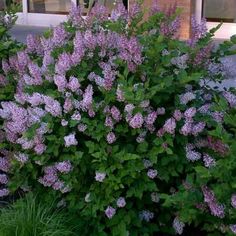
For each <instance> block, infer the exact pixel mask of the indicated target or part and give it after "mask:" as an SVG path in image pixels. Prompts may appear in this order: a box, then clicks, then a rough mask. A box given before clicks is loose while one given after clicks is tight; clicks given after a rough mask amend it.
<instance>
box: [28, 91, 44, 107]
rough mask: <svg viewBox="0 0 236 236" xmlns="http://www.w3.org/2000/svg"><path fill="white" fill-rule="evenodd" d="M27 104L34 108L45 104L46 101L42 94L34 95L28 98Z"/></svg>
mask: <svg viewBox="0 0 236 236" xmlns="http://www.w3.org/2000/svg"><path fill="white" fill-rule="evenodd" d="M27 102H28V103H30V104H31V105H32V106H38V105H41V104H43V103H44V99H43V96H42V95H41V94H40V93H33V94H32V95H28V96H27Z"/></svg>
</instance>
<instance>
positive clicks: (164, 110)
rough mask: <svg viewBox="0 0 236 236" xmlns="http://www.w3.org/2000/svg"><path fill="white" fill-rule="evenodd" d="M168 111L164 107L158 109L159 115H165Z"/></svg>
mask: <svg viewBox="0 0 236 236" xmlns="http://www.w3.org/2000/svg"><path fill="white" fill-rule="evenodd" d="M165 113H166V109H165V108H164V107H159V108H157V115H165Z"/></svg>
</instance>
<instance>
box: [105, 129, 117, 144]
mask: <svg viewBox="0 0 236 236" xmlns="http://www.w3.org/2000/svg"><path fill="white" fill-rule="evenodd" d="M115 141H116V135H115V134H114V133H113V132H109V133H108V134H107V142H108V143H109V144H112V143H114V142H115Z"/></svg>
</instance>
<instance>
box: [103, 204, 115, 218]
mask: <svg viewBox="0 0 236 236" xmlns="http://www.w3.org/2000/svg"><path fill="white" fill-rule="evenodd" d="M115 214H116V209H115V208H113V207H111V206H108V207H107V208H106V210H105V215H106V216H107V218H108V219H111V218H112V217H113V216H114V215H115Z"/></svg>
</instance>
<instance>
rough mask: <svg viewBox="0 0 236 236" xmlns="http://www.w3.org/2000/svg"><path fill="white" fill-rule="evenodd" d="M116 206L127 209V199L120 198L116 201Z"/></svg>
mask: <svg viewBox="0 0 236 236" xmlns="http://www.w3.org/2000/svg"><path fill="white" fill-rule="evenodd" d="M116 205H117V206H118V207H120V208H123V207H125V205H126V201H125V198H123V197H120V198H118V199H117V201H116Z"/></svg>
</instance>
